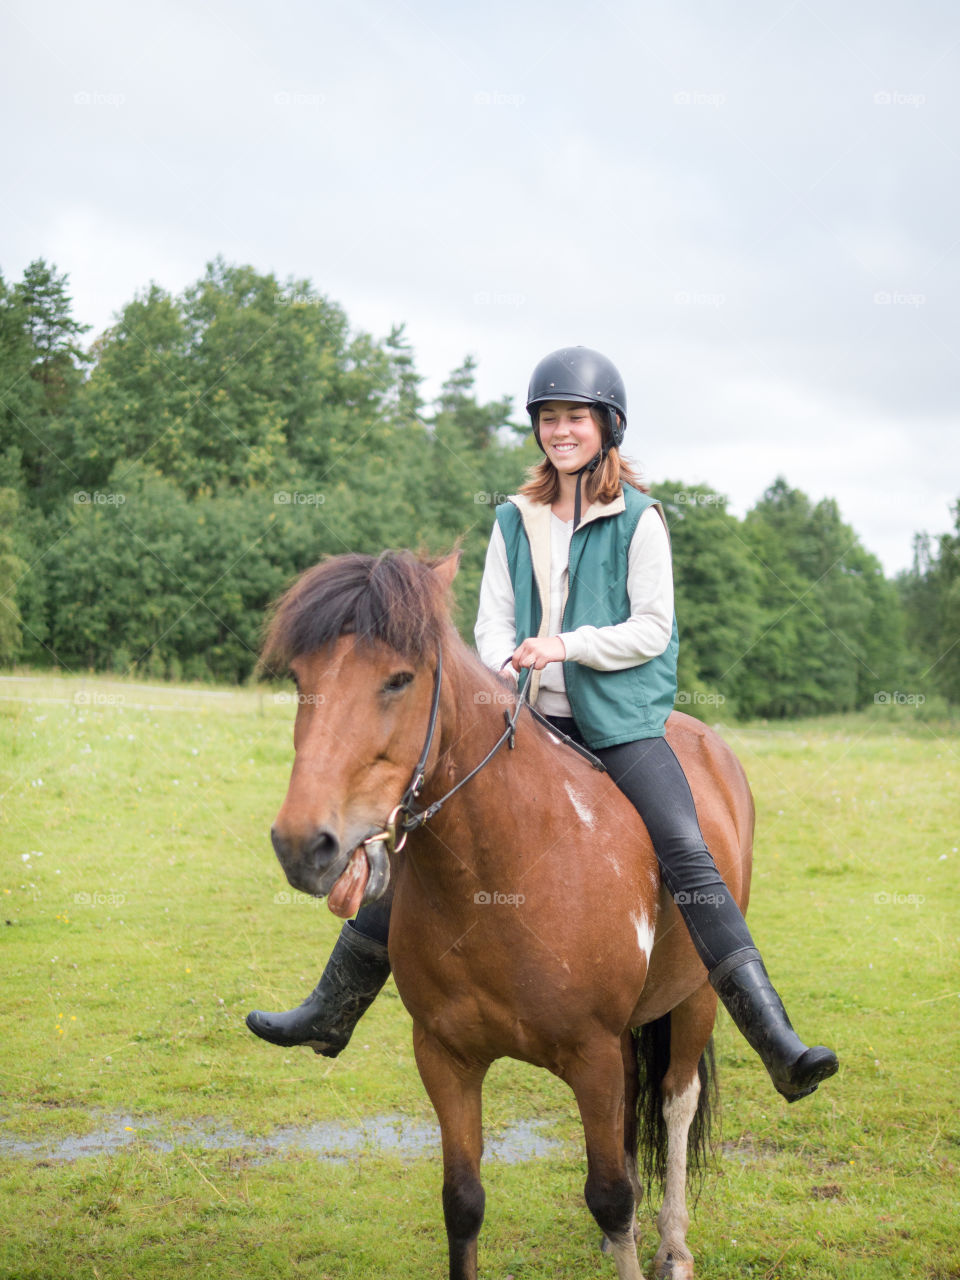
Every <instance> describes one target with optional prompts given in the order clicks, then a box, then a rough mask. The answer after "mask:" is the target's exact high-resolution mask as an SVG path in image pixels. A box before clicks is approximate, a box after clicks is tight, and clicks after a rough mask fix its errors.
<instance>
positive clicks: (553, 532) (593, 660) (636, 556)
mask: <svg viewBox="0 0 960 1280" xmlns="http://www.w3.org/2000/svg"><path fill="white" fill-rule="evenodd" d="M572 534H573V521H572V520H561V519H559V517H557V516H555V515H553V514H552V513H551V516H550V616H549V620H548V624H547V629H546V634H547V635H548V636H556V635H559V636H560V639H561V640H562V641H563V646H564V649H565V650H566V655H567V661H569V662H580V663H583V665H584V666H586V667H593V668H594V669H595V670H597V671H620V670H622V669H623V668H624V667H632V666H637V665H639V664H640V663H642V662H649V661H650V659H651V658H656V657H658V656H659V655H660V654H661V653H663V651H664V649H666V647H667V645H668V644H669V642H670V636H671V634H672V631H673V565H672V562H671V557H670V539H669V536H668V534H667V530H666V527H665V526H664V523H663V520H662V518H661V516H660V514H659V511H658V510H657V508H656V507H648V508H647V510H646V511H645V512H644V513H643V515H642V516H641V517H640V519H639V521H638V522H637V527H636V530H635V531H634V535H633V538H632V539H631V541H630V548H629V551H628V555H627V595H628V597H629V600H630V617H629V618H627V619H626V620H625V621H623V622H618V623H616V624H614V625H613V626H608V627H592V626H582V627H577V628H576V629H575V630H574V631H561V630H560V625H561V618H562V612H563V604H564V601H565V599H566V595H567V581H568V577H569V559H570V538H571V535H572ZM602 589H603V584H598V590H602ZM474 637H475V639H476V642H477V651H478V653H479V654H480V658H481V661H482V662H483V663H484V664H485V665H486V666H488V667H491V668H493V670H495V671H497V670H499V669H500V667H501V666H502V665H503V663H504V662H505V661H506V660H507V659H508V658H509V657H510V656H511V654H512V653H513V651H514V649H516V647H517V629H516V618H515V611H514V597H513V584H512V583H511V581H510V570H509V567H508V565H507V547H506V543H505V542H504V540H503V533H502V532H501V530H500V526H499V524H495V525H494V526H493V533H492V534H491V537H490V544H489V546H488V547H487V559H486V564H485V566H484V570H483V580H482V582H481V584H480V608H479V612H478V614H477V625H476V628H475V630H474ZM537 707H538V709H539V710H541V711H542V712H543V713H544V715H549V716H569V715H570V714H571V710H570V703H569V702H568V700H567V694H566V684H565V682H564V677H563V663H561V662H550V663H548V664H547V666H546V668H545V669H544V670H543V672H542V673H541V678H540V693H539V696H538V698H537Z"/></svg>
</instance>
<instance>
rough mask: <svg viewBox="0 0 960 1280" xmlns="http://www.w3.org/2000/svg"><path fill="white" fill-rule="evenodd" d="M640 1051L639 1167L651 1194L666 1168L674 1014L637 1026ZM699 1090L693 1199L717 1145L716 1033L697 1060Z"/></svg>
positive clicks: (692, 1141)
mask: <svg viewBox="0 0 960 1280" xmlns="http://www.w3.org/2000/svg"><path fill="white" fill-rule="evenodd" d="M631 1034H632V1036H633V1044H634V1049H635V1051H636V1056H637V1128H636V1132H637V1152H636V1155H637V1173H638V1176H639V1178H640V1182H641V1185H642V1186H643V1187H644V1190H645V1192H646V1195H647V1198H648V1199H649V1198H650V1196H651V1192H652V1190H653V1188H654V1187H656V1188H658V1189H659V1190H660V1191H661V1192H662V1190H663V1185H664V1180H665V1178H666V1173H667V1122H666V1120H664V1118H663V1096H662V1094H661V1085H662V1084H663V1079H664V1076H665V1075H666V1074H667V1070H668V1068H669V1066H670V1014H669V1013H666V1014H664V1016H663V1017H662V1018H657V1019H656V1020H655V1021H654V1022H647V1023H645V1024H644V1025H643V1026H641V1027H634V1029H633V1031H632V1033H631ZM697 1073H698V1075H699V1078H700V1096H699V1098H698V1100H697V1110H696V1114H695V1115H694V1117H693V1121H692V1123H691V1125H690V1131H689V1133H688V1135H687V1179H688V1181H691V1180H692V1181H695V1183H696V1191H695V1194H694V1203H696V1201H697V1200H698V1199H699V1198H700V1191H701V1189H702V1187H703V1179H704V1175H705V1174H706V1172H707V1169H708V1167H709V1165H710V1158H711V1156H712V1154H713V1150H714V1140H713V1134H712V1130H713V1124H714V1119H715V1118H719V1102H720V1095H719V1089H718V1087H717V1068H716V1059H715V1056H714V1051H713V1036H712V1035H711V1037H710V1039H709V1040H708V1041H707V1044H706V1047H705V1048H704V1050H703V1053H702V1054H701V1055H700V1061H699V1063H698V1064H697Z"/></svg>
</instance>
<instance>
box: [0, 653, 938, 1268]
mask: <svg viewBox="0 0 960 1280" xmlns="http://www.w3.org/2000/svg"><path fill="white" fill-rule="evenodd" d="M292 711H293V708H292V705H291V704H290V703H289V702H277V701H275V700H274V697H273V695H272V693H271V692H270V691H268V690H264V691H262V692H261V691H258V690H239V691H238V690H223V691H211V690H210V689H209V688H204V689H199V688H197V689H190V688H187V687H185V686H183V687H174V686H170V687H159V688H158V687H150V686H143V685H137V684H133V683H126V682H110V681H107V680H104V679H101V678H92V677H91V678H89V679H86V680H79V679H75V678H57V677H54V676H46V677H42V678H36V679H27V678H9V677H8V678H5V679H3V680H0V758H2V760H3V761H4V778H3V785H2V792H3V802H2V816H0V832H2V848H3V854H2V861H0V899H2V908H3V909H2V911H0V946H2V949H3V954H2V972H3V975H4V984H3V1000H2V1005H0V1086H2V1091H3V1109H2V1120H0V1138H3V1139H11V1138H20V1139H29V1140H32V1141H35V1142H39V1143H41V1144H46V1146H54V1145H55V1144H56V1143H57V1142H58V1141H59V1140H60V1139H62V1138H63V1137H64V1136H66V1135H70V1134H83V1133H89V1132H92V1131H95V1130H97V1129H98V1128H99V1127H100V1126H101V1125H102V1124H103V1123H104V1117H110V1116H115V1115H121V1114H122V1115H129V1116H130V1117H132V1119H131V1122H130V1123H131V1133H130V1145H129V1146H127V1147H125V1148H124V1149H123V1150H122V1151H119V1152H118V1153H116V1154H114V1155H110V1156H92V1157H86V1158H83V1159H79V1160H76V1161H73V1162H65V1161H59V1160H49V1159H47V1158H46V1157H45V1156H44V1154H43V1150H45V1149H46V1147H44V1148H43V1149H41V1150H39V1151H38V1152H36V1153H35V1154H33V1155H30V1156H11V1155H7V1156H0V1172H2V1175H3V1182H2V1190H0V1198H2V1203H0V1276H3V1277H17V1278H18V1280H27V1278H28V1277H36V1278H37V1280H40V1278H41V1277H42V1278H43V1280H47V1278H53V1277H56V1278H57V1280H60V1278H63V1280H66V1277H91V1280H114V1278H116V1280H120V1278H121V1277H122V1278H123V1280H126V1278H127V1277H136V1278H138V1280H140V1278H144V1280H145V1278H146V1277H150V1278H151V1280H152V1278H153V1277H157V1278H158V1280H168V1278H169V1280H173V1277H182V1276H198V1277H199V1276H215V1277H218V1276H230V1277H260V1276H264V1277H266V1276H270V1277H275V1276H277V1275H278V1274H279V1275H284V1276H294V1277H311V1280H323V1278H324V1277H348V1278H357V1280H359V1278H360V1277H369V1276H386V1275H389V1276H391V1277H401V1278H403V1277H411V1278H412V1277H422V1276H425V1275H436V1276H439V1275H442V1274H445V1271H446V1260H445V1242H444V1236H443V1229H442V1218H441V1210H440V1199H439V1183H440V1167H439V1153H438V1152H434V1151H429V1152H428V1153H426V1154H425V1155H424V1156H423V1157H422V1158H418V1159H411V1160H408V1161H405V1162H400V1161H398V1160H396V1159H395V1158H391V1157H387V1156H384V1155H382V1154H380V1153H379V1152H378V1151H377V1150H376V1149H375V1148H370V1149H366V1150H364V1151H362V1152H361V1153H360V1154H354V1155H352V1156H350V1157H349V1158H346V1159H343V1160H341V1161H338V1162H332V1161H320V1160H317V1159H316V1158H314V1157H312V1156H310V1155H309V1154H306V1153H291V1154H287V1155H283V1156H277V1157H275V1158H268V1159H266V1160H264V1159H263V1158H260V1157H257V1156H256V1154H255V1153H253V1152H251V1151H250V1150H247V1149H244V1148H243V1147H240V1146H235V1147H234V1148H233V1149H224V1150H213V1149H205V1148H202V1147H201V1146H199V1145H191V1142H190V1139H189V1138H186V1139H183V1140H182V1141H181V1143H180V1144H179V1145H177V1146H176V1147H175V1148H174V1149H173V1150H172V1151H166V1152H164V1151H160V1150H157V1149H156V1148H155V1146H153V1145H152V1144H151V1143H150V1141H148V1139H149V1137H150V1136H151V1134H150V1133H145V1132H140V1131H138V1122H140V1124H141V1125H146V1124H148V1123H152V1122H156V1123H159V1124H161V1125H165V1126H167V1127H168V1129H169V1134H171V1135H173V1134H176V1133H177V1132H178V1126H179V1125H184V1124H186V1122H188V1121H190V1120H204V1119H209V1120H210V1121H211V1122H216V1123H218V1124H221V1125H229V1126H231V1127H233V1128H235V1129H237V1130H240V1131H241V1132H243V1133H247V1134H250V1135H259V1136H261V1137H262V1136H264V1135H269V1134H270V1133H271V1132H272V1131H273V1130H275V1129H277V1128H278V1127H280V1126H283V1125H306V1124H312V1123H315V1122H317V1121H322V1120H330V1121H339V1122H343V1123H348V1124H350V1123H357V1124H359V1123H360V1122H361V1120H362V1119H363V1117H365V1116H374V1115H393V1114H402V1115H404V1116H405V1117H408V1118H410V1119H412V1120H415V1121H422V1122H427V1123H430V1122H432V1121H433V1113H432V1109H431V1108H430V1105H429V1103H428V1101H427V1099H426V1096H425V1094H424V1092H423V1089H422V1086H421V1084H420V1081H419V1077H418V1075H417V1072H416V1068H415V1066H414V1062H413V1054H412V1050H411V1046H410V1033H409V1020H408V1018H407V1015H406V1014H405V1012H404V1010H403V1008H402V1006H401V1004H400V1001H399V999H398V998H397V995H396V992H395V990H394V989H393V987H392V984H390V985H388V987H387V988H386V990H385V992H384V994H383V996H382V997H381V998H380V999H379V1000H378V1001H377V1003H376V1004H375V1005H374V1007H373V1009H371V1011H370V1013H369V1014H368V1016H367V1017H366V1018H365V1019H364V1022H363V1023H362V1024H361V1026H360V1028H359V1030H358V1032H357V1035H356V1037H355V1039H354V1042H353V1043H352V1044H351V1046H350V1048H349V1049H348V1050H347V1051H346V1053H345V1054H344V1055H343V1056H342V1057H341V1058H339V1059H337V1060H336V1061H333V1062H331V1061H328V1060H327V1059H322V1058H317V1057H315V1056H314V1055H313V1054H312V1053H310V1052H309V1051H304V1050H286V1051H285V1050H279V1049H274V1048H273V1047H270V1046H266V1045H264V1044H263V1043H262V1042H260V1041H258V1040H256V1039H254V1037H252V1036H250V1035H249V1033H248V1032H247V1031H246V1029H245V1028H244V1026H243V1017H244V1014H245V1013H246V1011H247V1010H248V1009H250V1008H253V1007H261V1008H282V1007H288V1006H289V1005H290V1004H291V1003H293V1002H295V1001H297V1000H299V999H300V998H302V996H303V995H304V994H305V993H306V991H307V990H309V988H310V986H311V985H312V984H313V983H314V981H315V980H316V977H317V975H318V973H319V971H320V968H321V966H322V963H323V960H324V959H325V957H326V955H327V953H328V951H329V949H330V947H331V945H332V943H333V940H334V938H335V936H336V932H337V930H338V929H339V927H340V923H339V921H337V920H336V919H334V917H333V916H332V915H331V914H330V913H329V912H328V911H327V909H326V907H325V906H324V905H322V904H320V905H318V904H315V903H314V902H313V901H312V900H307V899H304V898H302V896H299V895H295V894H293V893H292V892H291V891H289V889H288V888H287V885H286V882H285V881H284V879H283V876H282V873H281V871H280V868H279V866H278V864H277V863H276V860H275V858H274V856H273V853H272V850H271V848H270V844H269V839H268V830H269V826H270V822H271V820H272V819H273V817H274V815H275V813H276V811H277V809H278V808H279V806H280V802H281V800H282V798H283V794H284V791H285V789H286V784H287V778H288V775H289V766H290V761H291V756H292V747H291V740H290V729H291V723H292ZM909 711H910V709H902V708H891V707H882V708H877V709H876V710H875V711H873V712H871V713H870V714H869V715H863V716H850V717H844V718H837V719H835V720H819V721H807V722H802V723H789V724H785V725H779V724H770V725H750V726H746V727H740V726H728V727H725V728H724V729H723V730H722V731H723V732H724V734H725V736H726V737H727V738H728V740H729V741H730V742H731V744H732V745H733V746H734V749H735V750H736V751H737V752H738V754H739V755H740V757H741V759H742V760H743V761H744V764H745V765H746V768H747V771H748V774H749V776H750V778H751V782H752V785H753V788H754V792H755V795H756V798H757V807H758V840H757V851H756V869H755V875H754V888H753V898H752V902H751V907H750V913H749V918H750V921H751V925H752V927H753V930H754V933H755V935H756V937H757V941H758V943H759V945H760V946H761V948H762V950H763V952H764V955H765V958H766V960H767V963H768V967H769V968H770V970H771V973H772V975H773V977H774V980H775V982H776V983H777V985H778V986H779V988H780V990H781V992H782V994H783V996H784V998H785V1001H786V1003H787V1007H788V1009H789V1010H790V1013H791V1016H792V1017H793V1020H794V1022H795V1024H796V1025H797V1027H798V1030H800V1032H801V1034H803V1035H805V1036H806V1037H807V1038H811V1039H815V1040H820V1041H823V1042H825V1043H828V1044H830V1045H832V1046H834V1047H835V1048H836V1049H837V1051H838V1053H839V1054H840V1058H841V1064H842V1065H841V1071H840V1075H839V1076H838V1077H837V1078H836V1079H834V1080H832V1081H830V1082H828V1083H827V1084H826V1085H824V1086H823V1087H822V1088H821V1089H820V1091H819V1092H818V1093H817V1094H816V1095H815V1096H814V1097H813V1098H811V1099H808V1100H806V1101H804V1102H802V1103H800V1104H798V1105H796V1106H793V1107H787V1106H786V1105H785V1104H784V1103H782V1102H781V1101H780V1099H779V1098H778V1097H777V1095H776V1094H775V1093H774V1092H773V1090H772V1089H771V1088H770V1087H769V1085H768V1083H767V1082H766V1077H765V1075H764V1074H763V1071H762V1068H761V1067H760V1066H759V1063H758V1062H757V1060H756V1059H755V1058H754V1057H753V1055H752V1054H751V1053H750V1051H749V1049H748V1048H747V1047H746V1045H745V1043H744V1042H743V1041H741V1040H740V1039H739V1037H737V1035H736V1033H735V1032H733V1030H732V1028H731V1026H730V1024H729V1022H728V1021H727V1020H726V1018H725V1015H724V1016H723V1019H722V1021H721V1022H720V1024H719V1026H718V1032H717V1043H718V1057H719V1065H720V1073H721V1089H722V1095H723V1100H724V1107H723V1133H722V1137H723V1142H724V1147H723V1149H722V1151H721V1152H720V1153H719V1154H718V1157H717V1167H716V1171H715V1172H714V1173H713V1174H711V1175H709V1176H708V1178H707V1180H706V1183H705V1185H704V1188H703V1192H702V1195H701V1197H700V1200H699V1204H698V1207H697V1210H696V1213H695V1214H694V1215H693V1221H692V1224H691V1229H690V1234H689V1240H690V1244H691V1247H692V1249H693V1250H694V1253H695V1255H696V1257H697V1274H698V1275H699V1276H701V1277H704V1278H706V1280H714V1278H715V1280H721V1277H722V1278H723V1280H727V1277H730V1276H732V1275H737V1276H755V1277H763V1278H764V1280H771V1278H772V1277H798V1278H799V1277H804V1278H808V1277H811V1278H815V1280H816V1278H820V1277H823V1278H826V1277H831V1278H832V1277H836V1276H840V1275H842V1276H844V1277H848V1276H849V1277H855V1278H860V1277H862V1278H863V1280H881V1278H883V1280H886V1278H887V1277H890V1280H893V1278H894V1277H896V1278H897V1280H900V1278H901V1277H918V1278H920V1277H922V1278H924V1280H945V1278H946V1277H954V1278H957V1277H960V1243H958V1239H957V1236H958V1233H957V1228H956V1224H957V1221H958V1219H960V1204H958V1198H960V1197H958V1191H957V1187H958V1178H957V1165H958V1163H960V1123H958V1116H957V1097H958V1089H957V1083H958V1082H957V1074H958V1068H957V1062H958V1049H960V1037H958V1034H957V1029H958V1026H960V1016H958V1015H960V1009H958V992H960V962H958V954H960V953H958V941H960V918H958V917H960V913H958V908H957V894H956V884H957V871H958V866H960V853H958V851H957V846H958V845H960V823H958V816H960V814H958V809H960V806H958V801H957V794H958V790H960V788H958V775H960V734H958V732H957V730H956V728H954V727H951V726H949V725H946V724H942V723H935V722H931V721H924V720H922V719H920V718H919V717H917V716H913V717H911V716H910V714H909ZM883 713H886V714H883ZM24 855H28V856H27V857H26V859H24ZM534 1117H535V1118H539V1119H540V1120H542V1121H543V1122H544V1124H545V1126H546V1132H548V1133H549V1134H551V1135H552V1136H553V1137H554V1138H556V1139H557V1140H559V1143H560V1145H559V1147H558V1148H557V1149H556V1152H555V1154H554V1155H552V1156H551V1157H548V1158H542V1159H538V1160H534V1161H530V1162H528V1163H526V1164H521V1165H506V1164H503V1163H498V1162H490V1163H489V1164H487V1165H486V1167H485V1173H484V1179H485V1184H486V1188H487V1219H486V1222H485V1224H484V1230H483V1234H482V1236H481V1269H482V1272H483V1274H484V1275H486V1276H487V1277H491V1278H492V1277H507V1276H513V1277H515V1278H516V1280H532V1278H533V1277H552V1278H553V1280H566V1278H567V1277H569V1278H571V1280H572V1277H575V1276H576V1277H592V1276H597V1277H601V1276H606V1277H612V1276H613V1274H614V1268H613V1264H612V1262H611V1261H610V1260H609V1259H606V1258H601V1257H600V1255H599V1252H598V1250H597V1244H598V1235H599V1233H598V1231H597V1228H596V1226H595V1224H594V1223H593V1220H592V1218H591V1217H590V1216H589V1214H588V1212H587V1210H586V1208H585V1206H584V1204H583V1200H582V1185H583V1180H584V1176H585V1168H584V1162H583V1159H582V1154H581V1147H582V1143H581V1136H580V1128H579V1124H578V1121H577V1118H576V1111H575V1107H574V1104H573V1100H572V1097H571V1095H569V1093H568V1092H567V1090H566V1089H565V1087H564V1086H563V1085H561V1084H560V1083H559V1082H557V1081H556V1080H554V1079H553V1078H552V1077H551V1076H549V1075H548V1074H547V1073H545V1072H536V1071H534V1070H532V1069H530V1068H528V1067H525V1066H523V1065H520V1064H516V1063H498V1064H496V1066H495V1067H494V1069H493V1070H492V1071H491V1074H490V1078H489V1082H488V1085H487V1088H486V1092H485V1119H486V1125H487V1128H488V1130H490V1131H497V1130H500V1129H503V1128H505V1127H506V1126H508V1125H510V1124H511V1123H513V1122H516V1121H520V1120H527V1119H530V1118H534ZM179 1132H180V1133H181V1134H182V1133H183V1132H185V1130H182V1129H181V1130H179ZM643 1218H644V1221H645V1223H646V1224H647V1228H648V1229H647V1231H646V1232H645V1235H644V1239H643V1243H642V1249H641V1256H642V1260H643V1262H644V1264H646V1263H648V1262H649V1259H650V1257H651V1256H652V1254H653V1252H654V1250H655V1248H656V1231H655V1228H654V1225H653V1211H652V1210H651V1209H649V1208H644V1210H643Z"/></svg>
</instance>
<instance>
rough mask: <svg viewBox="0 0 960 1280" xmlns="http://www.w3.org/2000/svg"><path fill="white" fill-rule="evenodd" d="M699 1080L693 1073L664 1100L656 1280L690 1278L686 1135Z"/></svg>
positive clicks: (695, 1100)
mask: <svg viewBox="0 0 960 1280" xmlns="http://www.w3.org/2000/svg"><path fill="white" fill-rule="evenodd" d="M699 1097H700V1080H699V1077H698V1076H697V1075H696V1074H694V1076H693V1079H692V1080H690V1081H689V1082H688V1083H687V1086H686V1088H685V1089H683V1090H682V1092H680V1093H677V1094H668V1095H666V1096H665V1097H664V1100H663V1117H664V1120H665V1121H666V1123H667V1176H666V1180H665V1183H664V1189H663V1204H662V1205H661V1206H660V1212H659V1213H658V1214H657V1230H658V1231H659V1232H660V1248H659V1249H658V1250H657V1253H656V1257H655V1258H654V1260H653V1266H654V1275H655V1276H656V1280H693V1254H692V1253H691V1252H690V1250H689V1248H688V1247H687V1229H688V1227H689V1226H690V1215H689V1213H688V1212H687V1135H688V1134H689V1132H690V1125H691V1124H692V1122H693V1117H694V1116H695V1115H696V1113H697V1103H698V1100H699Z"/></svg>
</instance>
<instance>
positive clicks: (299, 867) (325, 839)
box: [270, 826, 350, 898]
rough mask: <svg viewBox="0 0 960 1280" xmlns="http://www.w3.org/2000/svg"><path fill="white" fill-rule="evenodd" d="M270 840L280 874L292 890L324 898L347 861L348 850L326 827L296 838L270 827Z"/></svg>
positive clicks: (343, 869) (344, 868)
mask: <svg viewBox="0 0 960 1280" xmlns="http://www.w3.org/2000/svg"><path fill="white" fill-rule="evenodd" d="M270 840H271V843H272V844H273V848H274V852H275V853H276V855H277V858H278V859H279V860H280V865H281V867H283V871H284V875H285V876H286V877H287V879H288V880H289V882H290V884H292V885H293V887H294V889H299V890H300V891H301V892H302V893H310V894H313V895H314V897H317V898H323V897H326V895H327V894H328V893H329V892H330V890H331V889H332V888H333V886H334V885H335V884H336V882H337V880H339V878H340V877H341V876H342V875H343V873H344V871H345V870H346V867H347V863H348V862H349V860H350V858H349V853H348V852H344V851H343V850H342V849H341V848H340V841H339V839H338V838H337V836H336V835H334V833H333V832H332V831H330V830H329V829H328V828H326V827H320V828H319V829H318V830H316V831H314V832H313V833H312V834H311V835H310V836H309V837H307V838H306V839H299V840H298V839H296V838H295V837H293V836H287V835H284V834H283V833H282V832H281V831H278V830H277V828H276V826H273V827H271V828H270Z"/></svg>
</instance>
